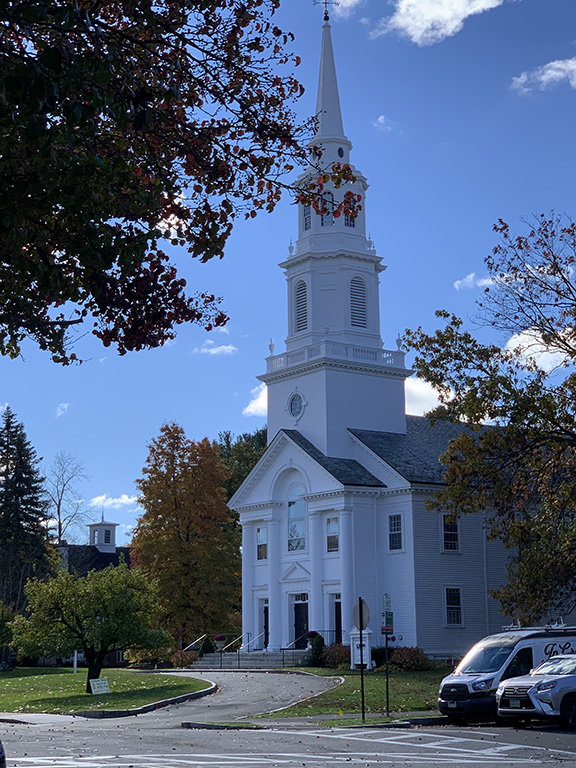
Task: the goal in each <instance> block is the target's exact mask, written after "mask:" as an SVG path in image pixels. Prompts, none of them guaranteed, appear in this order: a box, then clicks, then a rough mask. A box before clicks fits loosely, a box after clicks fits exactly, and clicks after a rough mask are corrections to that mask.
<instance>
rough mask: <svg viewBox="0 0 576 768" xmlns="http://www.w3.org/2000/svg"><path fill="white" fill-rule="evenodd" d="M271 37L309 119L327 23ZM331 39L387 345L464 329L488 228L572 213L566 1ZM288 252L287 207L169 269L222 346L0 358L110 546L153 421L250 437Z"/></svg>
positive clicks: (574, 73)
mask: <svg viewBox="0 0 576 768" xmlns="http://www.w3.org/2000/svg"><path fill="white" fill-rule="evenodd" d="M277 22H278V23H279V25H280V26H282V27H283V28H284V29H286V30H291V31H292V32H294V34H295V35H296V42H295V44H294V49H295V51H296V52H297V53H298V54H299V55H300V56H301V57H302V64H301V66H300V67H299V68H298V72H297V73H298V76H299V79H300V81H301V82H302V83H303V84H304V86H305V87H306V93H305V95H304V97H303V98H302V99H301V100H300V102H299V103H298V106H297V111H298V113H299V114H300V115H301V117H302V118H303V119H304V118H306V117H308V116H309V115H311V114H313V112H314V108H315V100H316V79H317V70H318V58H319V52H320V38H321V26H322V8H321V7H314V5H313V3H312V0H283V3H282V8H281V10H280V11H279V12H278V15H277ZM331 23H332V30H333V31H332V34H333V40H334V47H335V54H336V64H337V68H338V78H339V85H340V98H341V102H342V109H343V115H344V126H345V130H346V133H347V135H348V138H349V139H350V140H351V141H352V143H353V145H354V150H353V152H352V161H353V163H354V164H355V166H356V167H357V168H358V169H359V170H361V171H362V172H363V173H364V174H365V175H366V176H367V177H368V181H369V184H370V189H369V191H368V198H367V203H366V212H367V220H368V228H369V231H370V233H371V235H372V239H373V240H374V242H375V244H376V247H377V249H378V252H379V254H380V255H381V256H382V257H383V259H384V263H385V264H387V265H388V269H387V271H386V272H385V273H384V275H383V277H382V281H381V304H382V307H381V317H382V336H383V339H384V344H385V347H387V348H394V347H395V343H394V340H395V338H396V336H397V335H398V333H399V332H402V331H403V330H404V329H405V328H407V327H411V328H415V327H417V326H419V325H421V326H423V327H424V328H426V329H427V330H433V329H434V328H435V327H436V321H435V318H434V311H435V310H436V309H438V308H446V309H448V310H450V311H453V312H455V313H457V314H460V315H463V316H465V317H467V316H471V315H473V314H474V301H475V299H476V298H477V297H478V296H479V293H480V291H481V290H482V279H483V278H484V277H485V271H484V266H483V258H484V256H485V255H486V254H488V253H489V252H490V251H491V249H492V247H493V246H494V244H495V242H496V241H495V238H494V235H493V233H492V225H493V224H494V222H495V221H496V220H497V219H498V218H499V217H502V218H503V219H505V220H506V221H508V222H510V223H511V224H512V225H513V226H514V227H518V228H520V227H521V226H522V225H521V219H522V217H526V216H530V215H531V214H538V213H541V212H548V211H550V210H551V209H555V210H556V211H558V212H565V213H567V214H569V215H571V216H574V215H576V210H575V205H574V195H575V192H576V190H575V183H574V179H575V170H576V142H575V141H574V133H575V117H576V3H575V2H574V0H390V2H383V0H342V2H341V3H340V5H339V6H338V7H337V8H333V9H332V10H331ZM296 234H297V230H296V212H295V209H294V207H293V206H292V205H291V204H290V201H289V200H288V199H287V198H286V199H284V200H283V201H282V202H281V203H280V204H279V206H278V207H277V209H276V211H275V212H274V213H273V214H264V215H260V216H258V217H257V219H255V220H252V221H250V222H240V223H238V225H237V226H236V228H235V231H234V233H233V236H232V238H231V239H230V241H229V244H228V247H227V253H226V256H225V258H224V259H223V260H222V261H220V262H214V263H208V264H204V265H202V264H198V263H190V261H189V260H188V258H187V256H186V254H184V253H178V252H177V251H174V261H175V262H176V263H177V264H178V265H179V266H180V267H181V269H182V272H183V274H184V275H185V276H186V277H187V279H188V284H189V287H190V288H191V289H194V290H196V289H206V290H209V291H212V292H215V293H216V294H217V295H220V296H222V297H223V299H224V301H223V307H224V308H225V310H226V311H227V313H228V314H229V315H230V317H231V320H230V322H229V324H228V326H227V328H226V329H225V331H224V332H218V333H210V334H208V333H206V332H205V331H203V330H201V329H199V328H195V327H193V326H191V327H189V328H185V329H182V330H180V331H179V333H178V337H177V339H176V340H175V341H174V342H173V343H172V344H170V345H166V346H164V347H163V348H162V349H158V350H151V351H147V352H140V353H135V354H129V355H126V356H124V357H118V356H117V355H116V354H115V353H114V352H113V351H112V350H110V349H107V350H105V349H104V348H102V347H100V346H98V344H97V343H96V341H95V340H93V339H92V338H91V337H90V336H85V337H83V338H80V339H79V340H78V341H77V342H76V347H77V349H78V354H79V356H81V357H83V358H88V359H87V361H86V362H85V363H83V364H82V365H81V366H76V367H68V368H61V367H58V366H56V365H54V364H53V363H51V362H50V360H49V357H48V356H47V355H45V354H42V353H40V352H38V351H37V350H35V349H34V347H33V346H32V345H29V346H26V347H25V349H24V352H23V357H22V359H19V360H8V359H0V407H3V406H4V404H6V403H9V404H10V406H11V407H12V409H13V410H14V411H15V412H16V414H17V416H18V418H19V419H20V420H21V421H23V422H24V425H25V428H26V431H27V433H28V436H29V438H30V439H31V441H32V442H33V444H34V446H35V447H36V449H37V451H38V454H39V455H40V456H42V457H43V463H44V466H45V468H47V467H48V466H49V465H50V463H51V462H52V459H53V457H54V455H55V454H56V453H57V452H58V451H59V450H61V449H64V450H66V451H68V452H70V453H72V454H74V455H75V456H76V457H77V458H78V459H79V460H80V461H82V462H83V464H84V466H85V469H86V472H87V473H88V475H89V476H90V480H88V481H86V482H84V483H83V484H82V486H81V489H82V493H83V496H84V497H85V498H86V499H87V500H88V501H91V502H92V503H93V518H94V519H96V518H98V517H100V514H101V512H102V511H103V512H104V514H105V516H106V518H107V519H111V520H113V521H115V522H118V523H119V524H120V525H121V528H120V529H119V531H120V532H121V534H120V538H123V536H125V535H126V534H127V532H128V531H129V527H130V526H131V525H132V524H133V522H134V520H135V517H136V516H137V514H138V509H137V505H136V503H135V493H136V491H135V487H134V480H135V479H136V478H138V477H140V473H141V469H142V467H143V465H144V462H145V460H146V456H147V444H148V442H149V441H150V440H151V439H152V438H153V437H154V436H156V435H157V434H158V431H159V429H160V426H161V425H162V423H163V422H164V421H170V420H174V421H177V422H178V423H180V424H181V425H182V426H183V427H184V428H185V430H186V433H187V435H188V436H189V437H190V438H193V439H200V438H202V437H204V436H208V437H210V438H216V437H217V435H218V432H219V431H221V430H226V429H230V430H232V431H233V432H234V433H235V434H238V433H240V432H244V431H252V430H254V429H256V428H258V427H260V426H262V425H263V423H264V421H265V418H264V416H263V415H262V410H261V400H260V401H258V400H257V395H258V392H257V391H256V388H257V386H258V381H257V380H256V378H255V377H256V375H258V374H260V373H262V372H263V371H264V368H265V366H264V358H265V357H266V355H267V354H268V343H269V340H270V338H273V340H274V342H275V344H276V351H277V352H279V351H280V350H281V349H282V348H283V343H284V338H285V335H286V295H285V282H284V277H283V274H282V272H281V270H280V269H279V268H278V266H277V264H278V262H279V261H281V260H283V259H284V258H286V256H287V253H288V250H287V249H288V245H289V243H290V238H291V237H293V238H295V237H296ZM408 394H409V396H408V410H409V412H411V413H420V412H422V408H424V407H426V405H430V404H431V401H430V400H429V398H428V396H427V392H426V391H423V388H422V387H421V386H420V387H418V385H417V384H414V383H413V382H412V381H409V382H408Z"/></svg>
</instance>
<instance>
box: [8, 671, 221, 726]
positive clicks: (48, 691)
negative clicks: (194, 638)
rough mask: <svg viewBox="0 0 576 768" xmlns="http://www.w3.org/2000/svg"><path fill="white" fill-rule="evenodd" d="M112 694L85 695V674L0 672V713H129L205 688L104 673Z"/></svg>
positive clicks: (167, 678) (187, 681) (188, 681)
mask: <svg viewBox="0 0 576 768" xmlns="http://www.w3.org/2000/svg"><path fill="white" fill-rule="evenodd" d="M102 677H106V678H108V682H109V684H110V691H111V693H105V694H101V695H98V696H92V695H91V694H88V693H85V692H84V690H85V687H86V670H85V669H82V668H81V669H79V671H78V673H77V674H74V673H73V671H72V670H71V669H62V668H56V669H54V668H51V667H16V668H15V669H13V670H12V671H11V672H0V712H50V713H61V714H72V713H74V712H77V711H79V710H86V709H132V708H133V707H142V706H144V705H145V704H150V703H152V702H154V701H160V700H161V699H169V698H172V697H173V696H181V695H182V694H185V693H192V692H194V691H200V690H202V689H203V688H207V687H208V683H206V682H205V681H203V680H196V679H194V678H191V677H186V678H184V677H182V678H179V677H175V676H172V675H163V674H156V673H154V674H139V673H137V672H129V671H128V670H125V669H105V670H103V671H102Z"/></svg>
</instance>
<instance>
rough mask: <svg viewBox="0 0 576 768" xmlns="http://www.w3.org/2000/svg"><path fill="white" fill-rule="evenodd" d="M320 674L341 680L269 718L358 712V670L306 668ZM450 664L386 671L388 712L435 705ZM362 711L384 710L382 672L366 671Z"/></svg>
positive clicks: (359, 695) (406, 710)
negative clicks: (419, 670)
mask: <svg viewBox="0 0 576 768" xmlns="http://www.w3.org/2000/svg"><path fill="white" fill-rule="evenodd" d="M307 671H308V672H314V673H316V674H321V675H339V676H341V677H343V678H344V683H343V684H342V685H339V686H337V687H336V688H332V689H331V690H330V691H327V692H326V693H323V694H321V695H320V696H317V697H316V698H314V699H310V700H309V701H307V702H303V703H301V704H295V705H294V706H292V707H289V708H288V709H283V710H281V711H280V712H275V713H274V714H273V715H271V717H304V716H315V715H335V716H336V717H338V716H339V715H340V714H351V713H358V712H361V711H362V699H361V694H360V673H359V672H351V671H346V672H338V671H336V670H327V669H308V670H307ZM450 672H452V667H445V666H437V667H434V669H430V670H427V671H426V672H398V671H396V670H393V671H390V714H391V715H392V714H395V713H401V712H419V711H422V712H427V711H430V710H432V709H435V708H436V701H437V698H438V689H439V688H440V681H441V680H442V678H443V677H445V676H446V675H448V674H450ZM364 699H365V710H366V713H371V714H385V713H386V678H385V675H384V673H383V672H382V673H380V672H368V673H367V674H365V676H364Z"/></svg>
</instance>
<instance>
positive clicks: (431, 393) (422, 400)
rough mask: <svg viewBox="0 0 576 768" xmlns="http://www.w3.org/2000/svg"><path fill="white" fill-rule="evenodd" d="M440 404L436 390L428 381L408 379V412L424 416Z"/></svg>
mask: <svg viewBox="0 0 576 768" xmlns="http://www.w3.org/2000/svg"><path fill="white" fill-rule="evenodd" d="M438 404H439V401H438V395H437V393H436V390H435V389H433V387H432V386H431V385H430V384H428V382H427V381H422V379H417V378H415V377H411V378H409V379H406V413H410V414H412V415H413V416H422V415H423V414H424V413H427V412H428V411H431V410H432V409H433V408H436V406H437V405H438Z"/></svg>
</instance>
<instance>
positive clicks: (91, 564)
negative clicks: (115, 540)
mask: <svg viewBox="0 0 576 768" xmlns="http://www.w3.org/2000/svg"><path fill="white" fill-rule="evenodd" d="M120 555H123V556H124V560H125V562H126V563H127V564H128V566H130V547H116V552H100V550H99V549H97V548H96V547H94V546H92V545H91V544H69V545H68V570H69V571H71V572H73V573H77V574H78V576H86V574H87V573H88V571H102V570H103V569H104V568H107V567H108V566H109V565H114V566H117V565H118V564H119V562H120Z"/></svg>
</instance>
